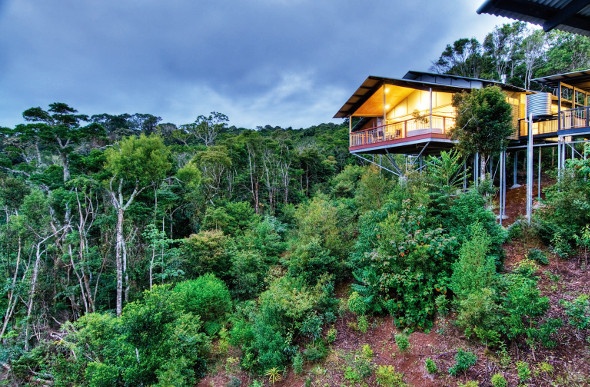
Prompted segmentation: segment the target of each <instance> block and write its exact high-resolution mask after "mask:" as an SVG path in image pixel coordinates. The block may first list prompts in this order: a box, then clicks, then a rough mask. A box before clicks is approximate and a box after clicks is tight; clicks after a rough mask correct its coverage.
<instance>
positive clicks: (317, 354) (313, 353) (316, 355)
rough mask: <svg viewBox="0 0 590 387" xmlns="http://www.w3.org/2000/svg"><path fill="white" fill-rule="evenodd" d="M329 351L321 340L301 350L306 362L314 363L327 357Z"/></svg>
mask: <svg viewBox="0 0 590 387" xmlns="http://www.w3.org/2000/svg"><path fill="white" fill-rule="evenodd" d="M328 353H329V349H328V347H327V346H326V344H324V342H323V341H322V340H319V341H315V342H313V343H308V344H307V345H306V346H305V349H304V350H303V356H304V357H305V359H306V360H308V361H311V362H314V361H319V360H322V359H324V358H325V357H326V356H328Z"/></svg>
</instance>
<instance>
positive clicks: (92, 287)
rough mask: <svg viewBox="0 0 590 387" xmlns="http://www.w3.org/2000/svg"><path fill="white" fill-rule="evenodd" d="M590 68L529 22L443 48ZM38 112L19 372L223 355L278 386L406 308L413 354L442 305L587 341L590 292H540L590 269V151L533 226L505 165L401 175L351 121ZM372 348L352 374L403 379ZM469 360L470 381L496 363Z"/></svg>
mask: <svg viewBox="0 0 590 387" xmlns="http://www.w3.org/2000/svg"><path fill="white" fill-rule="evenodd" d="M572 47H575V50H574V49H573V48H572ZM574 54H575V55H574ZM578 54H579V55H578ZM584 67H590V41H589V39H588V38H583V37H579V36H574V35H569V34H565V33H562V32H551V33H549V34H544V33H542V32H540V31H538V30H529V29H527V28H526V26H525V25H524V24H522V23H513V24H510V25H504V26H501V27H497V28H496V29H495V30H494V31H493V32H492V33H490V34H489V35H488V36H487V37H486V39H485V41H484V42H483V43H479V42H477V41H476V40H474V39H462V40H459V41H457V42H455V43H454V44H452V45H449V46H448V47H447V48H446V49H445V51H444V52H443V53H442V55H441V57H440V59H439V60H438V61H436V62H435V63H434V69H435V70H436V71H440V72H447V73H454V74H460V75H465V76H477V77H484V78H492V79H500V78H501V77H503V76H504V75H506V76H507V79H508V81H509V82H511V83H514V84H517V85H521V86H529V84H530V80H531V79H532V78H534V77H535V76H540V75H547V74H552V73H557V72H564V71H569V70H574V69H579V68H584ZM533 86H534V85H533ZM23 119H24V123H23V124H19V125H16V126H15V127H14V128H0V129H1V131H0V139H1V143H0V148H1V153H0V206H1V208H2V210H3V217H2V219H0V246H1V247H0V270H1V271H2V274H1V280H2V286H1V287H0V311H1V313H2V316H3V318H2V324H1V328H0V329H1V330H0V340H1V341H2V347H1V348H0V367H1V370H2V371H1V375H2V377H1V378H0V385H7V386H12V385H32V386H33V385H56V386H73V385H89V386H113V385H116V386H147V385H159V386H191V385H195V384H196V383H198V381H199V380H200V379H201V378H203V377H204V376H205V375H207V373H211V372H215V370H219V368H220V367H221V368H224V369H225V371H226V372H227V373H228V374H231V373H232V372H233V371H235V370H239V372H242V373H246V374H247V375H249V376H248V378H249V379H248V380H249V381H250V385H258V386H261V385H263V384H265V383H270V384H275V383H278V382H280V380H281V379H282V378H283V377H284V376H285V374H286V373H287V372H293V373H294V374H296V375H309V374H306V372H307V371H306V370H309V369H310V366H311V365H313V364H317V363H319V362H322V361H324V360H325V359H326V358H327V357H329V356H330V355H331V353H333V351H332V350H331V348H332V347H331V346H332V344H333V343H334V342H335V340H337V337H338V335H339V334H340V333H341V332H339V331H338V329H337V328H336V324H337V322H338V321H340V320H341V319H342V318H344V316H348V317H347V318H348V321H349V324H348V326H349V327H351V329H353V330H354V331H356V332H358V333H359V335H362V334H363V333H366V332H367V331H368V330H369V329H371V327H372V326H373V324H374V321H376V320H375V319H378V318H382V317H383V316H390V317H391V318H392V319H393V323H394V325H395V329H396V330H397V331H396V332H399V334H396V335H395V343H396V345H397V347H398V348H399V349H400V350H401V351H403V350H404V348H407V346H409V343H408V334H409V333H411V332H414V331H422V332H428V331H429V330H430V329H432V327H433V326H434V323H435V321H436V319H437V318H443V317H444V318H449V319H451V320H452V322H453V324H454V326H456V327H457V329H459V330H460V332H461V334H462V335H464V336H465V337H466V338H467V339H468V340H470V341H472V342H476V343H479V344H480V345H483V346H485V347H486V348H488V349H489V351H490V353H494V354H498V356H503V355H505V354H507V353H508V352H509V351H512V350H516V351H518V350H520V351H524V352H531V351H532V353H533V357H534V353H535V351H536V350H540V349H541V348H549V349H552V348H557V347H559V345H560V337H561V336H560V335H562V334H561V333H560V332H561V331H562V330H563V329H565V328H564V327H573V328H571V329H575V330H576V332H577V333H576V334H577V335H579V336H580V337H581V338H582V340H584V339H587V338H588V337H589V333H590V332H589V329H590V304H589V300H588V297H589V295H588V294H584V293H579V294H568V295H567V296H565V295H564V297H563V299H562V300H560V303H559V305H557V306H555V307H557V308H559V310H560V311H561V312H562V313H561V315H562V316H565V317H564V318H558V317H556V316H555V314H552V313H551V310H550V309H551V308H553V307H554V306H551V305H550V302H549V299H548V297H546V296H544V295H543V294H542V292H541V291H540V288H539V278H540V277H539V271H540V269H539V267H541V266H542V265H546V264H547V263H548V260H549V258H551V259H561V260H570V261H572V262H575V264H576V265H579V266H582V267H584V268H585V267H586V266H587V252H588V248H589V247H590V211H588V206H589V203H590V183H589V182H588V179H587V178H588V174H589V171H590V160H588V159H581V160H571V161H570V162H569V164H568V167H567V169H566V171H565V172H563V174H562V176H561V178H560V180H559V181H558V182H557V183H556V184H555V185H554V186H553V187H551V188H548V189H547V190H546V196H545V200H544V203H543V207H541V208H540V209H538V210H537V211H536V213H535V219H534V222H533V224H532V225H529V224H527V223H526V222H523V221H516V222H514V223H513V224H512V225H511V226H510V227H509V228H503V227H502V226H500V225H498V223H497V221H496V217H495V215H494V213H493V212H492V209H493V205H494V204H493V199H494V196H493V195H494V192H495V190H494V187H493V184H492V183H493V182H491V181H488V182H485V181H484V182H482V183H480V184H479V185H478V186H477V187H472V188H470V189H467V190H464V189H463V183H464V179H466V177H467V176H465V173H466V172H465V171H464V169H463V160H464V155H463V154H461V153H460V152H455V151H453V152H450V153H443V154H442V155H440V157H436V158H435V157H430V158H428V159H426V160H425V163H424V165H425V167H424V168H420V169H419V168H418V165H417V164H416V163H415V162H412V160H409V159H408V160H405V159H404V158H403V156H401V155H400V156H396V157H399V162H398V163H397V164H398V165H401V166H403V167H404V170H403V176H401V177H396V176H394V175H391V174H388V173H386V172H383V171H381V170H379V169H378V168H376V167H374V166H371V165H364V164H362V163H361V162H360V161H359V160H358V159H356V158H355V157H353V156H351V155H350V154H349V152H348V122H344V123H343V124H341V125H337V124H320V125H317V126H312V127H309V128H302V129H298V130H294V129H292V128H286V129H285V128H279V127H270V126H266V127H258V128H256V129H246V128H236V127H235V126H230V120H229V118H228V117H227V116H225V115H224V114H222V113H219V112H211V113H210V114H209V115H200V116H198V117H197V118H196V120H195V121H194V122H192V123H189V124H184V125H178V126H177V125H175V124H171V123H161V122H160V121H161V119H160V118H159V117H156V116H153V115H151V114H121V115H111V114H99V115H92V116H89V115H85V114H81V113H79V112H78V111H77V110H76V109H75V108H73V107H72V106H69V105H68V104H66V103H62V102H56V103H52V104H50V105H49V106H48V107H46V108H45V107H43V108H42V107H33V108H30V109H28V110H26V111H25V112H24V113H23ZM467 172H468V171H467ZM531 239H534V240H536V241H539V243H541V244H542V245H543V246H546V248H534V249H533V248H532V249H530V250H528V251H527V254H526V259H524V260H522V261H521V262H519V264H518V265H516V266H515V267H514V268H511V269H510V270H507V269H506V267H505V264H504V263H505V257H506V252H505V249H504V246H505V244H506V243H507V242H509V241H529V240H531ZM523 243H524V242H523ZM351 316H352V317H351ZM586 350H587V347H586ZM372 356H373V352H372V349H371V348H370V347H368V346H363V347H362V348H359V349H358V351H356V352H353V353H351V355H350V356H349V357H346V358H345V359H346V360H345V363H346V364H345V366H344V370H343V378H344V384H346V385H356V384H362V383H364V382H365V383H366V381H367V380H369V378H372V379H370V380H371V381H375V383H376V384H378V385H384V386H397V385H403V383H404V382H403V381H402V378H403V375H401V374H399V373H398V372H396V370H395V369H394V368H393V367H391V366H386V365H379V366H376V365H374V364H373V363H372V362H371V361H370V359H371V358H372ZM455 359H456V362H455V364H454V365H453V366H452V367H451V368H449V369H448V374H450V375H451V377H461V376H465V375H466V373H467V370H468V369H469V368H470V367H471V366H473V365H474V364H475V362H476V361H477V359H476V358H475V355H474V354H473V353H472V352H470V351H469V350H463V349H459V350H458V351H457V353H456V357H455ZM220 364H223V366H220ZM525 365H526V364H525ZM525 365H522V364H521V365H520V366H519V367H520V368H519V370H518V372H519V374H518V376H519V378H520V376H521V369H522V375H523V376H522V380H521V382H526V381H527V380H530V378H532V377H533V376H532V375H530V373H531V371H530V370H529V375H528V376H527V374H526V370H528V368H526V367H525ZM425 367H426V369H427V370H428V372H429V373H432V374H436V373H437V372H438V371H437V370H436V369H437V365H436V362H435V361H434V360H433V359H430V358H429V359H427V361H426V364H425ZM527 367H528V365H527ZM431 371H432V372H431ZM236 373H237V371H236ZM445 373H446V370H445ZM313 380H314V379H313V374H311V375H310V376H306V378H305V379H304V382H305V384H306V385H312V382H313ZM457 380H458V379H457ZM494 380H495V381H494ZM586 381H588V379H586ZM488 382H489V383H492V384H493V385H494V386H502V385H506V384H502V383H506V379H505V378H504V376H502V374H501V373H497V374H495V375H494V377H492V378H491V379H490V380H489V381H488ZM241 383H243V380H242V379H240V378H236V377H234V378H233V379H230V380H229V381H228V382H227V384H228V385H235V386H238V385H241ZM494 383H495V384H494Z"/></svg>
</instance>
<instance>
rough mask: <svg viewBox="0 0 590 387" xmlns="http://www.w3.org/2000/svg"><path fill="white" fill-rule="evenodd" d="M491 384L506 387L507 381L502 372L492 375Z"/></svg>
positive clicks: (496, 386)
mask: <svg viewBox="0 0 590 387" xmlns="http://www.w3.org/2000/svg"><path fill="white" fill-rule="evenodd" d="M492 386H493V387H508V382H507V381H506V378H505V377H504V375H502V374H494V375H493V376H492Z"/></svg>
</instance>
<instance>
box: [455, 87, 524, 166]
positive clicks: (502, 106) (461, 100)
mask: <svg viewBox="0 0 590 387" xmlns="http://www.w3.org/2000/svg"><path fill="white" fill-rule="evenodd" d="M453 106H454V107H455V108H456V109H457V117H456V126H455V128H454V129H453V130H452V132H451V137H452V138H453V139H454V140H458V141H459V144H458V147H459V149H460V150H461V152H463V154H465V155H470V154H473V153H476V152H480V153H483V154H486V155H490V154H492V153H495V152H498V151H501V150H504V149H506V147H507V145H508V141H509V139H508V137H509V136H511V135H512V134H513V132H514V128H513V125H512V106H511V105H510V104H509V103H508V102H506V95H505V94H504V93H503V92H502V89H500V88H499V87H497V86H491V87H485V88H482V89H473V90H471V92H469V93H467V92H463V93H460V94H455V95H454V96H453Z"/></svg>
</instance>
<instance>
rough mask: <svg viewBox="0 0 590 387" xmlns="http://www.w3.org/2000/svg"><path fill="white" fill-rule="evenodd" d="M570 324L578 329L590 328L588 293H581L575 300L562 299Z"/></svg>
mask: <svg viewBox="0 0 590 387" xmlns="http://www.w3.org/2000/svg"><path fill="white" fill-rule="evenodd" d="M560 303H561V305H563V308H564V309H565V314H566V315H567V316H568V322H569V324H570V325H572V326H574V327H576V328H577V329H580V330H582V329H589V328H590V301H589V300H588V295H587V294H581V295H580V296H578V297H577V298H576V299H574V300H573V301H566V300H561V302H560Z"/></svg>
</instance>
